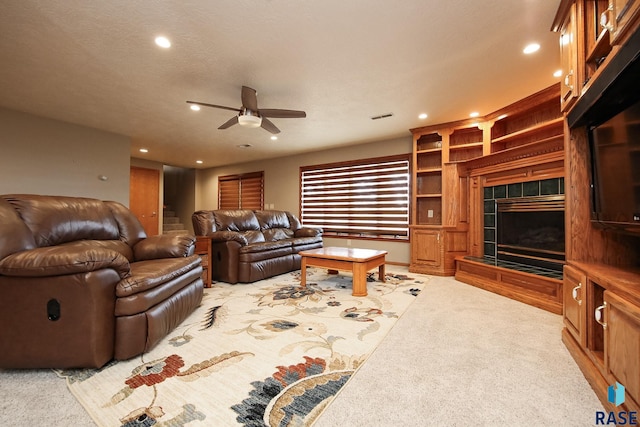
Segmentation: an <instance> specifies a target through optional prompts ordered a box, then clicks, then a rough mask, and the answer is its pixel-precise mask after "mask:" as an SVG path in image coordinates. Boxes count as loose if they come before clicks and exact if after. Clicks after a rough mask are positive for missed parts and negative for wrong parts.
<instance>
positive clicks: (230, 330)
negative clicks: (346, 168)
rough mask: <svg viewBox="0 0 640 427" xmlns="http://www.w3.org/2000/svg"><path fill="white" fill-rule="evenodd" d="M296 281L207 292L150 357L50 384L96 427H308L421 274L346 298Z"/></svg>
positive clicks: (347, 283)
mask: <svg viewBox="0 0 640 427" xmlns="http://www.w3.org/2000/svg"><path fill="white" fill-rule="evenodd" d="M307 274H308V276H307V287H306V288H302V287H300V285H299V284H300V272H299V271H297V272H293V273H290V274H285V275H281V276H277V277H274V278H272V279H269V280H263V281H260V282H256V283H253V284H237V285H229V284H225V283H217V284H214V285H213V287H212V288H209V289H205V296H204V299H203V301H202V304H201V306H200V307H199V308H198V309H197V310H196V311H195V312H194V313H192V315H191V316H190V317H188V318H187V319H186V320H185V321H184V322H183V323H182V324H181V325H180V326H179V327H178V328H177V329H176V330H175V331H173V333H171V334H170V335H169V336H168V337H167V338H166V339H165V340H163V341H162V342H161V343H160V344H159V345H158V346H157V347H155V348H154V349H153V350H152V351H151V352H149V353H147V354H144V355H142V356H139V357H136V358H133V359H130V360H127V361H124V362H112V363H110V364H108V365H107V366H105V367H103V368H102V369H99V370H93V369H84V370H66V371H60V372H58V374H59V375H60V376H62V377H65V378H66V380H67V384H68V386H69V389H70V390H71V392H72V393H73V394H74V396H76V398H77V399H78V400H79V401H80V403H81V404H82V405H83V406H84V407H85V409H86V410H87V412H89V414H90V415H91V417H92V418H93V420H94V421H95V422H96V423H97V424H98V425H100V426H152V425H155V426H171V427H177V426H183V425H187V424H188V425H189V426H198V425H202V426H230V425H244V426H264V425H268V426H308V425H311V424H312V423H313V421H314V420H315V419H316V418H317V417H318V416H319V414H320V413H321V412H322V410H323V409H324V408H325V407H326V405H328V404H329V403H330V402H331V401H332V400H333V398H334V397H335V395H336V393H337V392H338V391H339V390H340V388H341V387H342V386H343V385H344V384H345V383H346V382H347V381H348V380H349V378H350V377H351V376H352V375H353V374H354V372H355V371H356V370H357V368H358V367H359V366H360V365H361V364H362V363H363V362H364V361H365V360H366V358H367V356H368V355H369V354H371V352H372V351H373V350H374V349H375V348H376V347H377V345H378V344H379V343H380V342H381V341H382V339H383V338H384V337H385V336H386V334H387V333H388V332H389V330H390V329H391V327H392V326H393V324H394V323H395V322H396V320H397V319H398V317H399V316H400V315H401V314H402V313H403V312H404V311H405V310H406V309H407V307H408V306H409V304H411V302H412V301H413V300H414V298H415V296H416V295H417V294H418V293H419V292H420V290H421V289H423V287H424V285H425V283H426V282H427V281H428V276H420V275H412V276H411V277H409V276H407V275H404V274H394V273H389V272H387V274H386V279H387V282H386V283H382V282H378V281H377V274H376V273H371V274H370V275H369V278H368V281H369V283H368V286H367V288H368V293H369V295H368V296H367V297H353V296H351V291H352V288H351V276H350V274H342V273H341V274H338V275H329V274H327V272H326V270H321V269H315V268H313V269H312V268H310V269H308V270H307Z"/></svg>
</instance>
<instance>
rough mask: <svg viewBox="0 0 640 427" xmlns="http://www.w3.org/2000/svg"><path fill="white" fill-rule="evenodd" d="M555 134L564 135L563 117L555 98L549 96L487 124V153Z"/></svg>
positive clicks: (554, 136) (548, 138)
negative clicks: (519, 111) (521, 110)
mask: <svg viewBox="0 0 640 427" xmlns="http://www.w3.org/2000/svg"><path fill="white" fill-rule="evenodd" d="M556 138H557V139H560V140H561V139H563V138H564V118H563V117H562V113H561V111H560V103H559V102H558V100H557V99H551V100H549V101H546V102H544V103H543V104H541V105H538V106H536V107H535V108H532V109H530V110H525V111H523V112H521V113H516V114H513V115H506V117H503V118H499V119H497V120H496V121H495V123H494V125H493V127H492V128H491V153H496V152H500V151H504V150H508V149H510V148H514V147H519V146H522V145H527V144H531V143H533V142H539V141H544V140H550V139H556Z"/></svg>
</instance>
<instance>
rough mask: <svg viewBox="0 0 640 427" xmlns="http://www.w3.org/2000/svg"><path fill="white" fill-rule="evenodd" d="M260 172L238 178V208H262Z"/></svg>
mask: <svg viewBox="0 0 640 427" xmlns="http://www.w3.org/2000/svg"><path fill="white" fill-rule="evenodd" d="M262 187H263V185H262V174H260V176H254V177H243V178H241V179H240V208H241V209H252V210H253V209H262V194H263V189H262Z"/></svg>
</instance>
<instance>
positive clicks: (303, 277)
mask: <svg viewBox="0 0 640 427" xmlns="http://www.w3.org/2000/svg"><path fill="white" fill-rule="evenodd" d="M300 286H302V287H303V288H306V287H307V258H306V257H302V260H300Z"/></svg>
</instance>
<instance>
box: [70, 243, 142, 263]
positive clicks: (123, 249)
mask: <svg viewBox="0 0 640 427" xmlns="http://www.w3.org/2000/svg"><path fill="white" fill-rule="evenodd" d="M58 246H61V247H64V246H72V247H74V248H85V250H91V249H95V248H103V249H110V250H113V251H116V252H118V253H120V255H122V256H123V257H125V258H126V259H127V260H128V261H129V262H133V250H132V249H131V247H130V246H129V245H127V244H126V243H125V242H123V241H122V240H78V241H76V242H67V243H63V244H61V245H58Z"/></svg>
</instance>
